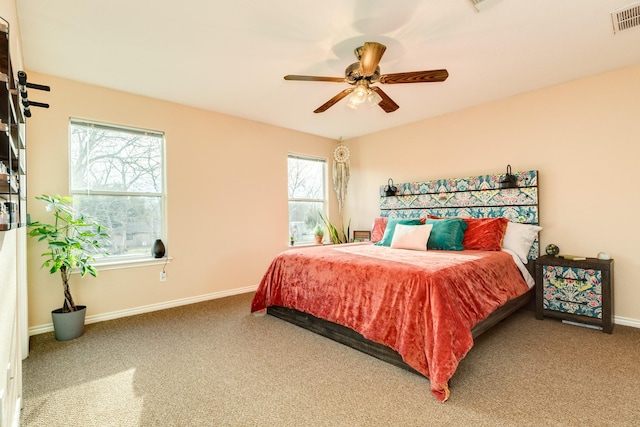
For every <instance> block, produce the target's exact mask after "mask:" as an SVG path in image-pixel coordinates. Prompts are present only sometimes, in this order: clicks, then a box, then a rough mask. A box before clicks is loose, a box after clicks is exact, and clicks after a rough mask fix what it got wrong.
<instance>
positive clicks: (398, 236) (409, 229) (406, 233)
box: [391, 224, 433, 251]
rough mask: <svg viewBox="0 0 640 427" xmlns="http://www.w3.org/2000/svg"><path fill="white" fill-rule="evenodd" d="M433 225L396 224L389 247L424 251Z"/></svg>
mask: <svg viewBox="0 0 640 427" xmlns="http://www.w3.org/2000/svg"><path fill="white" fill-rule="evenodd" d="M432 227H433V225H431V224H424V225H405V224H397V225H396V230H395V232H394V233H393V240H391V247H392V248H395V249H410V250H413V251H426V250H427V241H428V240H429V234H431V228H432Z"/></svg>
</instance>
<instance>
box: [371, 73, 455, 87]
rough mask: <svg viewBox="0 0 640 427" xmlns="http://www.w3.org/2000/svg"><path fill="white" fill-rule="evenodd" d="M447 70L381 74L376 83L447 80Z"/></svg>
mask: <svg viewBox="0 0 640 427" xmlns="http://www.w3.org/2000/svg"><path fill="white" fill-rule="evenodd" d="M447 77H449V73H448V72H447V70H430V71H411V72H408V73H395V74H383V75H381V76H380V78H379V79H378V80H377V82H376V83H385V84H395V83H429V82H443V81H445V80H447Z"/></svg>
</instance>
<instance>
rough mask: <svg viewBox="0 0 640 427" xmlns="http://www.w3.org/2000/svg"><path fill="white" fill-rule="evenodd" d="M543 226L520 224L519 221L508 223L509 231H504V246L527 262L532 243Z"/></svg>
mask: <svg viewBox="0 0 640 427" xmlns="http://www.w3.org/2000/svg"><path fill="white" fill-rule="evenodd" d="M540 230H542V227H540V226H538V225H531V224H520V223H519V222H511V221H509V223H508V224H507V231H506V233H504V239H503V240H502V247H503V248H504V249H509V250H510V251H513V252H514V253H515V254H516V255H518V258H520V260H521V261H522V262H523V263H524V264H526V263H527V261H528V257H529V250H530V249H531V245H533V242H534V241H535V240H536V237H538V232H539V231H540Z"/></svg>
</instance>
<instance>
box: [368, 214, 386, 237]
mask: <svg viewBox="0 0 640 427" xmlns="http://www.w3.org/2000/svg"><path fill="white" fill-rule="evenodd" d="M388 220H389V218H387V217H381V216H380V217H377V218H376V219H375V220H374V221H373V229H372V230H371V241H372V242H373V243H375V242H379V241H380V240H382V236H384V230H385V229H386V228H387V221H388Z"/></svg>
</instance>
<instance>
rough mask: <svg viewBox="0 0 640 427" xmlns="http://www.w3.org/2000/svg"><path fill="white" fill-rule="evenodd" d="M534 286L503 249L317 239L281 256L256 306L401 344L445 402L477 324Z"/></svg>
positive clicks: (409, 360)
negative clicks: (277, 308)
mask: <svg viewBox="0 0 640 427" xmlns="http://www.w3.org/2000/svg"><path fill="white" fill-rule="evenodd" d="M528 289H529V288H528V286H527V284H526V283H525V281H524V279H523V278H522V275H521V274H520V272H519V270H518V268H517V266H516V264H515V263H514V261H513V258H512V257H511V255H509V254H507V253H504V252H485V251H462V252H448V251H426V252H421V251H409V250H403V249H392V248H389V247H384V246H375V245H373V244H371V243H364V244H348V245H335V246H317V247H310V248H301V249H292V250H288V251H285V252H283V253H281V254H280V255H278V256H277V257H276V258H275V259H274V261H273V262H272V263H271V266H270V267H269V269H268V270H267V272H266V274H265V275H264V277H263V279H262V281H261V283H260V286H259V287H258V290H257V293H256V295H255V297H254V299H253V303H252V306H251V311H252V312H253V311H258V310H262V309H264V308H266V307H269V306H272V305H276V306H283V307H288V308H294V309H297V310H300V311H303V312H306V313H309V314H312V315H314V316H316V317H320V318H322V319H326V320H329V321H332V322H334V323H338V324H341V325H344V326H348V327H349V328H351V329H353V330H355V331H357V332H359V333H360V334H362V335H363V336H364V337H366V338H368V339H370V340H372V341H375V342H378V343H381V344H384V345H386V346H388V347H391V348H393V349H394V350H396V351H397V352H398V353H399V354H400V355H401V356H402V358H403V359H404V361H405V363H407V364H408V365H410V366H411V367H413V368H414V369H416V370H417V371H418V372H420V373H422V374H423V375H425V376H426V377H427V378H429V379H430V383H431V391H432V393H433V394H434V395H435V396H436V397H437V398H438V399H439V400H440V401H442V402H444V401H445V400H446V399H447V398H448V397H449V388H448V381H449V379H450V378H451V377H452V376H453V374H454V372H455V371H456V369H457V367H458V363H459V362H460V360H462V358H463V357H464V356H465V355H466V354H467V352H468V351H469V350H470V349H471V347H472V346H473V338H472V336H471V329H472V328H473V327H474V326H475V325H476V324H477V323H478V322H480V321H482V320H483V319H485V318H486V317H487V316H488V315H489V314H490V313H491V312H492V311H493V310H495V309H496V308H497V307H499V306H500V305H502V304H504V303H505V302H506V301H507V300H509V299H512V298H515V297H517V296H519V295H522V294H523V293H525V292H526V291H527V290H528Z"/></svg>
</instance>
